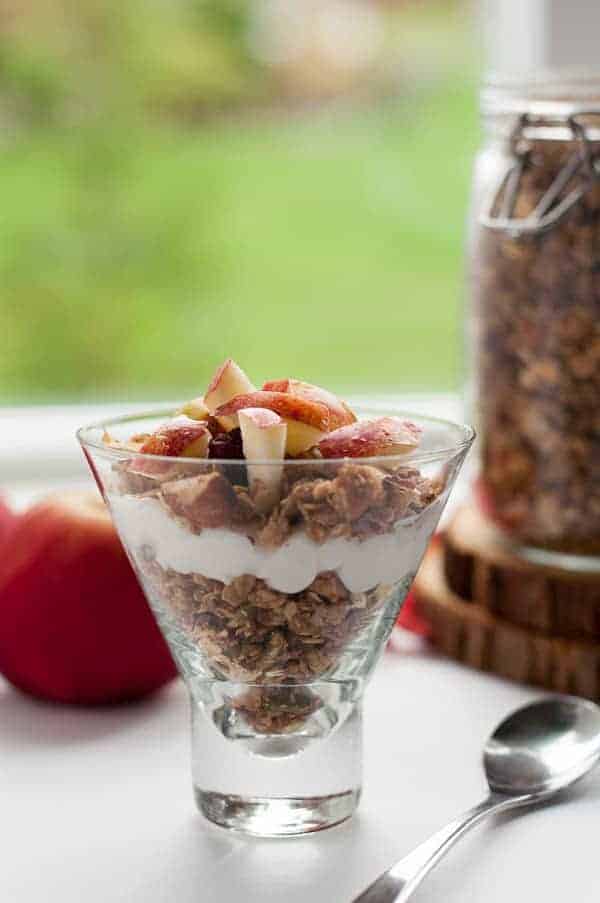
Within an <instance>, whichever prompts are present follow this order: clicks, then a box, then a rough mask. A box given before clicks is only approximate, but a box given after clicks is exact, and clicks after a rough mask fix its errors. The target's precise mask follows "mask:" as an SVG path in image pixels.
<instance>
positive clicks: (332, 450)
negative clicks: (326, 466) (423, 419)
mask: <svg viewBox="0 0 600 903" xmlns="http://www.w3.org/2000/svg"><path fill="white" fill-rule="evenodd" d="M421 433H422V430H421V428H420V427H418V426H417V425H416V424H414V423H411V422H410V421H408V420H400V418H399V417H379V418H378V419H377V420H362V421H357V422H356V423H353V424H351V425H350V426H343V427H340V429H338V430H334V431H333V432H332V433H328V434H327V435H326V436H324V437H323V439H321V441H320V442H319V451H320V452H321V454H322V455H323V457H324V458H368V457H375V456H379V455H405V454H407V453H408V452H411V451H414V449H415V448H417V446H418V444H419V441H420V438H421Z"/></svg>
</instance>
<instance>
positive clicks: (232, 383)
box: [204, 358, 254, 430]
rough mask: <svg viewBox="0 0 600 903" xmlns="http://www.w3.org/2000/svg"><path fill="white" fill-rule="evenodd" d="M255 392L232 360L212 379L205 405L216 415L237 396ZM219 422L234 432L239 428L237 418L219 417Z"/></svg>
mask: <svg viewBox="0 0 600 903" xmlns="http://www.w3.org/2000/svg"><path fill="white" fill-rule="evenodd" d="M249 392H254V386H253V385H252V383H251V382H250V380H249V379H248V377H247V376H246V374H245V373H244V371H243V370H242V369H241V367H238V365H237V364H236V362H235V361H234V360H232V359H231V358H227V360H226V361H225V362H224V363H223V364H221V366H220V367H219V368H218V369H217V371H216V373H215V375H214V376H213V378H212V379H211V381H210V383H209V386H208V389H207V390H206V393H205V395H204V404H205V405H206V407H207V408H208V411H209V412H210V413H211V414H215V416H216V411H217V408H220V407H222V406H223V405H225V404H227V402H228V401H231V399H232V398H235V397H236V396H237V395H247V394H248V393H249ZM218 419H219V422H220V423H221V425H222V426H223V427H224V429H226V430H232V429H234V428H235V427H236V426H237V418H235V417H227V416H223V417H221V416H219V417H218Z"/></svg>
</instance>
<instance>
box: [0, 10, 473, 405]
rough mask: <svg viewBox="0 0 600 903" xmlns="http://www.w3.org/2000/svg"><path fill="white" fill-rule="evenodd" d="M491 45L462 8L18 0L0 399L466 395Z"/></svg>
mask: <svg viewBox="0 0 600 903" xmlns="http://www.w3.org/2000/svg"><path fill="white" fill-rule="evenodd" d="M474 43H475V42H474V35H473V24H472V21H471V15H470V9H469V6H468V5H465V3H464V2H458V0H444V2H437V0H436V2H434V0H431V2H428V0H419V2H417V0H414V2H411V0H404V2H394V0H343V2H340V0H335V2H328V0H319V2H318V3H314V2H313V0H302V3H300V0H262V2H261V0H128V2H127V3H123V2H122V0H118V2H117V0H30V2H27V0H4V3H3V6H2V10H1V12H0V117H1V121H2V124H3V128H2V166H1V167H0V188H1V196H2V210H1V213H0V279H1V285H2V294H1V296H0V297H1V301H0V336H2V339H1V347H2V352H1V354H0V400H2V401H4V402H15V403H23V402H29V401H45V400H57V399H59V400H71V399H89V400H99V399H124V398H136V397H150V396H153V397H157V396H163V397H164V396H175V395H178V394H183V395H192V394H197V393H198V392H199V391H201V390H202V387H203V384H204V383H205V381H206V379H207V377H208V376H209V374H210V372H211V370H212V369H213V368H214V366H215V365H216V364H217V363H218V362H219V360H220V359H222V358H223V357H225V356H227V355H232V356H234V357H235V358H236V359H237V360H238V362H239V363H240V364H241V365H242V366H243V367H244V368H245V369H246V370H247V371H248V372H249V373H250V374H251V375H252V376H253V377H254V378H255V379H256V380H259V379H262V378H266V377H283V376H298V377H303V378H305V379H308V380H310V381H313V382H321V383H328V384H330V385H331V386H332V387H337V388H346V389H349V390H350V389H358V390H361V389H366V388H385V389H389V390H402V389H413V388H452V387H454V386H456V385H457V382H458V378H459V377H458V374H459V369H460V361H459V357H460V354H459V349H460V325H459V320H460V317H459V310H460V303H461V279H462V241H463V219H464V215H465V208H466V202H467V196H468V180H469V168H470V164H471V157H472V152H473V150H474V147H475V145H476V141H477V122H476V121H477V117H476V99H475V98H476V92H475V87H474V86H475V79H476V72H477V55H476V52H475V50H474Z"/></svg>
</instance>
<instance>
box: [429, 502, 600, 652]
mask: <svg viewBox="0 0 600 903" xmlns="http://www.w3.org/2000/svg"><path fill="white" fill-rule="evenodd" d="M445 542H446V554H445V573H446V580H447V582H448V585H449V587H450V589H451V590H453V591H454V592H455V593H456V594H457V595H458V596H460V597H461V598H462V599H464V600H466V601H469V602H476V603H477V604H478V605H481V606H482V607H483V608H485V609H486V610H487V611H489V612H490V613H492V614H495V615H498V616H499V617H501V618H503V619H505V620H507V621H510V622H512V623H513V624H518V625H520V626H522V627H528V628H531V629H533V630H536V631H539V632H540V633H547V634H550V635H552V636H560V637H565V638H572V639H589V640H597V641H600V574H580V573H575V572H573V571H566V570H562V569H560V568H555V567H549V566H546V565H539V564H533V563H531V562H528V561H525V560H523V559H522V558H519V557H518V556H517V555H515V554H514V553H513V552H512V551H511V549H510V547H509V546H508V544H507V542H506V540H505V538H504V537H503V535H502V534H501V533H500V531H499V530H498V529H497V528H496V527H494V526H493V524H491V523H490V521H489V520H487V519H486V518H485V516H484V515H483V514H481V512H480V511H479V510H478V509H477V508H476V507H474V506H469V505H466V506H464V507H462V508H460V509H459V510H458V511H457V513H456V515H455V516H454V518H453V520H452V521H451V523H450V525H449V527H448V530H447V531H446V538H445Z"/></svg>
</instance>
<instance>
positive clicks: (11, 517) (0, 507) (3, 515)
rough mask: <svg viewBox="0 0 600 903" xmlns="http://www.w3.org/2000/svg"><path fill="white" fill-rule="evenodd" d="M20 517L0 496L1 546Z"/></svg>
mask: <svg viewBox="0 0 600 903" xmlns="http://www.w3.org/2000/svg"><path fill="white" fill-rule="evenodd" d="M18 519H19V518H18V515H17V514H16V513H15V512H14V511H13V510H12V508H10V507H9V505H8V503H7V502H6V501H5V499H3V498H2V497H1V496H0V546H2V544H3V543H4V542H5V540H7V539H8V537H9V535H10V533H11V532H12V530H13V528H14V527H15V525H16V523H17V521H18ZM1 566H2V565H1V563H0V567H1Z"/></svg>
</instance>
